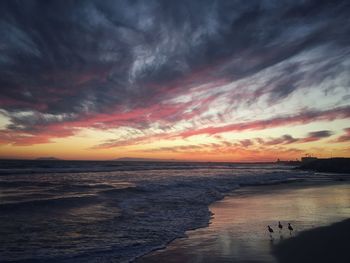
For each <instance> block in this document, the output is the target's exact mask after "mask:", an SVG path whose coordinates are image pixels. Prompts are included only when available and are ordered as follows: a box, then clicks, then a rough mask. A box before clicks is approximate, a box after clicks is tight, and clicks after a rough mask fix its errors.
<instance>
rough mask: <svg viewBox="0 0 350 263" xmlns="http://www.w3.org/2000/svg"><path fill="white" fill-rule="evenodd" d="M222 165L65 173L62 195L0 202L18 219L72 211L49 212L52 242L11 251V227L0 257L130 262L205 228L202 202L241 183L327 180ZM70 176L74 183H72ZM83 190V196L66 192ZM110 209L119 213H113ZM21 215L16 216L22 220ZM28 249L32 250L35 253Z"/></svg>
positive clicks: (275, 168) (48, 236)
mask: <svg viewBox="0 0 350 263" xmlns="http://www.w3.org/2000/svg"><path fill="white" fill-rule="evenodd" d="M226 167H227V166H225V169H219V170H215V169H216V168H215V169H214V168H213V169H212V170H210V171H208V170H203V169H202V167H201V169H197V170H184V171H183V172H182V170H180V171H181V172H179V170H177V169H175V170H167V171H165V172H159V170H150V171H148V172H145V171H143V172H140V171H134V172H132V173H110V174H98V175H96V174H89V175H85V176H84V177H80V176H77V175H68V174H65V175H64V176H63V177H62V178H65V179H64V180H63V179H62V180H63V182H61V184H59V187H58V188H57V187H56V188H55V189H56V190H57V189H59V190H57V193H59V192H60V191H61V192H62V191H63V192H64V193H65V194H66V195H67V196H66V197H64V198H61V197H60V198H54V199H50V200H32V201H28V202H20V203H17V204H2V205H1V206H0V211H5V210H6V209H7V210H6V211H15V212H14V214H15V216H16V217H23V218H25V216H27V213H26V209H27V208H28V207H30V208H31V211H33V210H34V212H35V211H37V214H36V216H37V217H38V218H40V216H41V215H40V211H41V209H42V208H43V207H45V208H47V209H48V210H50V209H51V210H53V211H55V210H57V209H59V210H68V209H69V210H70V212H69V213H68V214H69V215H70V214H74V215H76V216H75V217H74V218H72V217H69V218H68V217H67V215H66V216H65V214H64V213H62V215H61V217H57V218H56V217H50V219H49V223H47V224H53V223H54V225H53V227H52V229H50V228H47V229H46V228H45V229H41V231H42V232H43V233H46V232H47V231H48V232H47V233H46V234H43V235H42V238H43V239H44V237H45V238H46V239H47V240H46V242H49V243H50V244H53V245H51V246H50V247H47V246H44V244H43V243H40V242H39V241H37V240H36V242H34V241H33V242H32V243H29V244H27V245H24V246H23V247H21V253H19V252H16V253H17V254H16V253H14V252H13V253H10V252H11V244H12V246H14V244H17V243H18V242H17V243H16V240H17V239H18V238H19V236H20V235H19V234H18V233H17V235H16V233H10V236H11V235H12V239H11V238H8V241H7V243H6V246H8V247H5V248H4V249H7V251H9V252H8V254H6V255H7V257H4V259H6V258H7V259H8V260H17V261H19V260H22V259H23V260H32V261H50V262H51V261H54V262H111V261H116V262H130V261H132V260H133V259H135V258H137V257H139V256H142V255H144V254H146V253H148V252H150V251H152V250H155V249H158V248H161V247H164V246H166V244H168V243H169V242H170V241H172V240H174V239H175V238H178V237H183V236H184V235H185V232H186V231H187V230H190V229H196V228H199V227H204V226H207V225H208V224H209V221H210V218H211V216H212V214H211V212H210V211H209V208H208V206H209V205H210V204H211V203H212V202H214V201H216V200H219V199H222V198H223V197H224V196H225V195H227V194H228V193H230V192H232V191H233V190H235V189H237V188H239V187H244V186H251V185H265V184H276V183H289V182H294V181H300V180H311V181H312V180H315V178H321V179H327V176H325V175H317V174H314V173H311V172H303V171H295V170H291V169H286V168H284V169H283V168H281V167H278V166H262V165H260V166H247V165H245V166H232V167H231V168H230V169H226ZM241 168H243V169H241ZM248 168H249V169H248ZM86 177H87V178H88V179H89V180H87V181H86V182H87V183H86V182H85V183H86V185H84V184H83V185H79V184H78V183H77V182H78V181H81V180H82V179H84V178H85V179H86ZM8 178H11V176H10V177H8ZM33 178H34V179H36V178H37V177H33ZM38 178H41V176H40V177H38ZM48 178H54V179H55V180H57V178H61V177H60V176H59V175H50V174H49V175H47V176H46V177H45V180H48ZM73 179H75V180H76V181H77V182H76V183H72V180H73ZM67 180H68V181H67ZM67 182H68V183H67ZM55 183H56V184H58V183H59V182H55ZM68 185H70V186H69V187H68ZM65 186H67V187H65ZM119 186H120V187H119ZM81 192H84V193H86V194H89V195H83V196H73V197H72V196H68V195H69V194H81ZM116 208H117V210H115V209H116ZM4 209H5V210H4ZM116 211H117V213H118V215H116V214H115V213H116ZM48 213H49V212H47V211H46V213H45V214H44V217H47V214H48ZM0 214H1V213H0ZM23 218H22V219H21V220H25V219H23ZM7 219H8V218H7ZM83 219H84V220H83ZM0 220H1V216H0ZM40 220H44V221H45V220H48V219H47V218H43V219H40ZM40 220H39V221H38V222H33V224H38V227H39V228H40V226H41V225H45V224H40ZM45 222H46V221H45ZM82 222H84V223H82ZM0 223H1V222H0ZM7 223H8V222H7ZM8 224H9V223H8ZM45 231H46V232H45ZM50 231H53V233H54V234H53V233H51V232H50ZM69 231H71V232H72V233H73V234H69V235H68V234H67V233H71V232H69ZM77 233H78V234H77ZM33 235H34V234H33ZM70 235H72V237H70ZM67 236H68V237H69V238H67ZM73 237H74V238H73ZM16 238H17V239H16ZM11 240H12V241H11ZM33 240H35V238H34V237H33ZM44 240H45V239H44ZM11 242H12V243H11ZM41 242H43V241H41ZM33 249H34V250H36V251H38V253H36V254H35V255H34V256H33V253H32V251H33ZM39 252H40V253H39ZM2 253H4V252H3V250H1V249H0V256H1V254H2Z"/></svg>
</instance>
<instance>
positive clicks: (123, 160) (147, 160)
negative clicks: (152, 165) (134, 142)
mask: <svg viewBox="0 0 350 263" xmlns="http://www.w3.org/2000/svg"><path fill="white" fill-rule="evenodd" d="M113 161H121V162H183V161H181V160H176V159H156V158H135V157H122V158H118V159H114V160H113Z"/></svg>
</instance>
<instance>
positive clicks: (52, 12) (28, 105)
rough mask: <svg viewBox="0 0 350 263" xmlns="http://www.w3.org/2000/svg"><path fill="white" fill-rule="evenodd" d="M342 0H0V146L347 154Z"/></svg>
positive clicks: (59, 150)
mask: <svg viewBox="0 0 350 263" xmlns="http://www.w3.org/2000/svg"><path fill="white" fill-rule="evenodd" d="M349 14H350V3H349V1H348V0H344V1H320V0H314V1H311V0H309V1H308V0H302V1H299V0H290V1H287V0H286V1H281V0H275V1H274V0H266V1H264V0H261V1H253V0H249V1H247V0H244V1H232V0H228V1H225V0H220V1H209V0H208V1H206V0H186V1H179V0H177V1H165V0H164V1H153V0H147V1H146V0H145V1H141V0H140V1H137V0H133V1H131V0H130V1H114V0H113V1H107V0H104V1H46V0H45V1H31V0H27V1H12V0H11V1H4V0H3V1H1V2H0V158H29V159H31V158H38V157H48V156H51V157H56V158H61V159H90V160H91V159H95V160H109V159H116V158H120V157H140V158H164V159H179V160H194V161H274V160H276V159H277V158H280V159H283V160H290V159H296V158H300V157H302V156H304V155H305V154H311V155H315V156H318V157H331V156H333V157H334V156H345V157H350V15H349Z"/></svg>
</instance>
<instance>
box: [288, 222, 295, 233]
mask: <svg viewBox="0 0 350 263" xmlns="http://www.w3.org/2000/svg"><path fill="white" fill-rule="evenodd" d="M288 229H289V234H290V235H292V231H293V230H294V229H293V227H292V226H291V224H290V223H288Z"/></svg>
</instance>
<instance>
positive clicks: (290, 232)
mask: <svg viewBox="0 0 350 263" xmlns="http://www.w3.org/2000/svg"><path fill="white" fill-rule="evenodd" d="M278 228H279V230H280V232H281V231H282V229H283V225H282V224H281V222H280V221H278ZM267 229H268V230H269V233H270V238H272V233H273V229H272V227H270V226H269V225H268V226H267ZM288 230H289V234H290V235H292V232H293V230H294V229H293V227H292V225H291V224H290V223H288Z"/></svg>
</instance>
